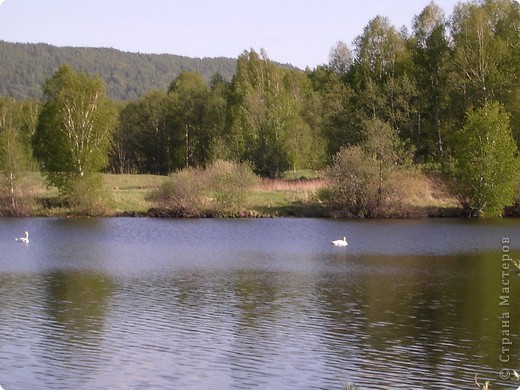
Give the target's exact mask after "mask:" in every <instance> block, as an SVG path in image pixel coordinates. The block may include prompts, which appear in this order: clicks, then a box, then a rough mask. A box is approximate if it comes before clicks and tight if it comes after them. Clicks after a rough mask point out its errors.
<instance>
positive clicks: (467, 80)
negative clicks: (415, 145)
mask: <svg viewBox="0 0 520 390" xmlns="http://www.w3.org/2000/svg"><path fill="white" fill-rule="evenodd" d="M450 26H451V35H452V39H453V45H454V49H453V50H454V54H453V59H452V62H451V65H452V71H451V73H450V81H451V83H452V84H451V89H450V90H449V95H450V96H451V97H452V99H451V101H450V107H451V109H452V111H451V115H452V117H454V118H457V117H458V118H460V112H466V110H468V109H469V108H471V107H478V106H482V105H483V104H484V103H485V102H486V101H488V100H495V101H499V102H501V103H502V104H503V105H504V107H505V108H506V110H507V111H509V112H511V113H513V115H514V117H513V122H512V123H513V126H514V133H515V134H517V133H518V132H519V131H520V129H518V128H517V127H516V126H517V123H518V120H519V119H518V115H519V114H518V104H519V103H520V78H519V77H518V75H519V74H520V61H519V60H520V55H519V54H518V53H519V52H520V34H519V31H520V7H519V6H518V3H516V2H515V1H513V0H486V1H480V2H468V3H460V4H458V5H457V7H456V8H455V10H454V13H453V15H452V17H451V23H450ZM463 120H464V118H460V119H459V122H458V123H457V125H459V127H460V126H462V122H463ZM454 122H455V120H454Z"/></svg>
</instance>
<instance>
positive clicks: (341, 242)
mask: <svg viewBox="0 0 520 390" xmlns="http://www.w3.org/2000/svg"><path fill="white" fill-rule="evenodd" d="M332 243H333V244H334V245H336V246H347V245H348V242H347V237H343V240H334V241H332Z"/></svg>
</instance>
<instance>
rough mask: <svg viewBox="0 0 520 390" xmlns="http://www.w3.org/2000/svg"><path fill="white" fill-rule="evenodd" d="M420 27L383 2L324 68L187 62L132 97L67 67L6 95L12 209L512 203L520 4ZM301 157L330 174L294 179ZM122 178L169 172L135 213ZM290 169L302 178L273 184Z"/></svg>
mask: <svg viewBox="0 0 520 390" xmlns="http://www.w3.org/2000/svg"><path fill="white" fill-rule="evenodd" d="M411 26H412V28H411V30H410V31H408V30H407V29H397V28H396V27H395V26H393V25H392V24H391V22H390V20H388V19H387V18H384V17H381V16H376V17H375V18H373V19H372V20H370V21H369V22H368V24H367V25H366V27H365V28H364V29H363V31H362V32H361V34H360V35H359V36H358V37H357V38H356V39H355V40H354V41H353V42H352V44H351V45H347V44H345V43H344V42H338V43H336V45H335V46H333V47H332V49H331V51H330V57H329V62H328V63H327V64H325V65H322V66H318V67H317V68H315V69H312V70H311V69H306V70H305V71H301V70H298V69H295V68H291V67H281V66H279V65H278V64H276V63H275V62H273V61H271V59H270V58H269V57H268V54H267V52H266V51H265V50H263V49H262V50H260V52H256V51H255V50H253V49H251V50H248V51H244V52H243V53H242V54H241V55H240V56H239V57H238V59H237V60H236V68H235V72H234V74H233V76H232V78H231V79H230V80H228V79H226V78H224V77H222V75H219V74H215V75H214V76H213V77H212V78H211V80H210V81H209V82H208V81H207V77H203V76H202V75H201V74H200V73H197V72H189V71H183V72H181V73H180V74H179V75H178V76H176V77H175V78H174V79H173V80H171V82H170V84H169V85H168V86H167V87H166V88H164V89H157V90H151V91H148V92H146V93H144V94H140V95H139V96H136V97H135V98H132V99H130V100H126V101H115V100H113V99H111V98H109V97H108V95H107V92H106V85H105V82H104V81H103V80H104V79H105V77H101V75H96V74H90V73H86V72H84V71H81V70H78V69H75V68H73V67H72V66H70V65H67V64H62V65H60V66H59V67H58V68H57V69H56V70H55V72H54V73H53V74H52V75H51V76H50V77H49V78H48V79H47V80H46V81H45V83H44V85H43V86H42V90H43V94H42V97H41V99H38V100H34V99H32V98H26V99H19V97H17V98H16V99H15V98H13V97H2V98H0V203H1V205H0V206H1V213H2V214H3V215H35V214H38V215H41V214H50V215H52V214H54V213H57V214H59V213H60V212H59V211H58V210H62V211H61V213H65V214H72V215H115V214H117V213H118V212H120V213H122V214H125V213H126V214H128V215H131V214H133V213H136V214H140V215H141V214H148V215H156V216H177V217H188V216H199V217H201V216H260V215H262V216H263V215H322V216H333V217H348V218H390V217H414V216H424V215H465V216H467V217H482V216H503V215H514V214H515V210H518V209H519V206H518V205H519V204H520V195H519V190H518V187H519V185H518V183H519V175H518V171H519V169H518V168H519V157H518V145H519V143H520V110H519V109H518V107H520V54H519V53H520V34H518V31H520V5H519V4H518V3H517V2H516V1H513V0H481V1H472V2H462V3H459V4H458V5H457V6H456V7H455V8H454V10H453V12H452V14H451V15H450V16H447V15H446V14H445V13H444V11H443V10H442V9H441V8H439V7H438V6H437V5H436V4H435V3H433V2H432V3H430V4H428V5H427V6H426V7H425V8H424V9H423V11H422V12H421V13H420V14H419V15H417V16H416V17H415V18H414V19H413V21H412V24H411ZM303 170H305V171H313V172H318V174H317V175H318V178H310V179H309V178H306V179H305V180H297V181H293V182H289V181H287V180H284V179H283V178H284V175H286V174H287V172H291V171H292V172H301V171H303ZM109 174H110V175H111V176H108V175H109ZM38 175H41V177H43V180H44V183H45V186H47V187H48V188H46V187H44V191H43V192H42V191H41V190H39V189H35V188H37V187H34V186H33V187H31V186H32V185H33V184H31V183H34V180H32V179H31V177H33V178H34V177H38ZM117 175H121V176H120V178H130V177H132V178H134V177H135V178H139V180H143V183H146V182H147V181H148V180H149V179H150V178H152V177H157V178H161V181H162V182H161V183H160V185H158V186H156V185H155V184H154V186H153V188H147V185H146V184H142V185H135V186H136V187H143V188H145V187H146V191H144V190H143V191H142V192H143V193H144V192H146V194H142V195H144V196H143V198H142V199H141V198H139V200H137V199H135V201H136V202H137V203H142V205H143V206H145V205H146V210H141V209H139V210H134V207H133V206H132V207H130V204H128V205H126V206H125V205H120V204H118V203H117V202H118V196H119V195H121V194H118V192H117V190H115V188H120V186H117V185H114V184H113V183H111V182H112V181H117V180H119V179H116V177H117ZM129 175H135V176H129ZM107 177H109V178H110V179H109V180H108V183H107ZM132 180H133V179H132ZM152 181H154V180H152ZM282 183H285V184H283V185H286V186H287V188H291V186H299V187H298V189H297V190H294V189H286V190H284V191H266V190H262V188H263V187H262V186H269V185H271V186H279V185H282ZM311 183H312V184H311ZM309 186H315V188H313V189H312V190H309V189H305V188H309ZM441 193H442V194H445V195H446V196H444V195H443V196H441V197H440V198H442V199H450V200H449V201H446V203H445V204H439V203H436V202H437V200H438V199H440V198H436V196H437V195H438V194H441ZM434 194H435V195H434ZM428 198H431V199H435V202H433V204H430V205H428V204H427V203H428ZM119 199H120V200H121V199H122V198H119ZM452 200H455V202H456V203H455V204H454V203H453V202H452ZM128 201H129V202H130V200H128ZM441 203H442V202H441ZM65 210H68V211H65ZM116 210H119V211H116Z"/></svg>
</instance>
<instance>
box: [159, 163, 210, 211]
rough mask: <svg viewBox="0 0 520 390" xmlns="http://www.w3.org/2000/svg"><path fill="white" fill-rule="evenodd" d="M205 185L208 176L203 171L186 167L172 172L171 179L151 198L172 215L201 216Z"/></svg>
mask: <svg viewBox="0 0 520 390" xmlns="http://www.w3.org/2000/svg"><path fill="white" fill-rule="evenodd" d="M205 187H206V178H205V176H204V175H203V171H201V170H200V169H196V168H185V169H183V170H181V171H178V172H175V173H172V174H171V175H170V177H169V180H168V181H166V182H165V183H164V184H163V185H162V186H161V187H160V188H159V190H157V191H156V192H154V193H153V194H152V196H151V199H152V201H155V202H156V203H157V204H158V207H159V208H160V209H161V210H164V211H165V212H166V213H167V214H168V215H170V216H176V217H193V216H200V215H202V206H203V204H204V201H203V200H204V199H203V196H202V194H203V190H204V188H205Z"/></svg>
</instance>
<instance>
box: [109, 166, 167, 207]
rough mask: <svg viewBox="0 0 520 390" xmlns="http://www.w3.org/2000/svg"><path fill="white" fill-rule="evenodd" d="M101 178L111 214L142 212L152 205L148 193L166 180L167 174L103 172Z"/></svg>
mask: <svg viewBox="0 0 520 390" xmlns="http://www.w3.org/2000/svg"><path fill="white" fill-rule="evenodd" d="M103 180H104V183H105V187H106V191H107V194H108V195H109V203H110V204H111V209H112V214H122V213H128V214H143V213H146V212H147V211H148V210H149V209H151V208H152V207H154V204H153V203H152V202H151V201H150V200H149V195H150V193H151V192H152V191H154V190H156V189H158V188H159V187H160V186H161V184H162V183H164V182H165V181H166V180H167V176H157V175H128V174H122V175H113V174H104V175H103Z"/></svg>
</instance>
